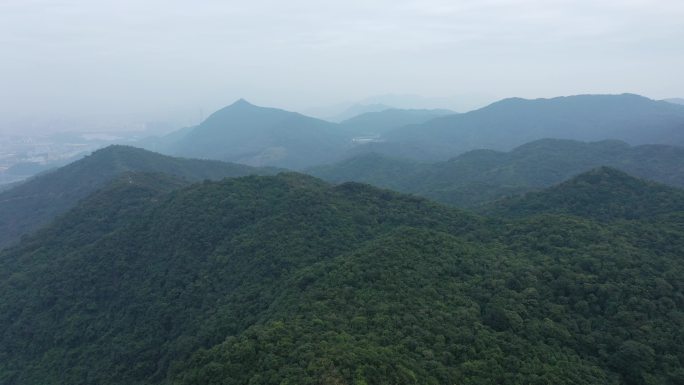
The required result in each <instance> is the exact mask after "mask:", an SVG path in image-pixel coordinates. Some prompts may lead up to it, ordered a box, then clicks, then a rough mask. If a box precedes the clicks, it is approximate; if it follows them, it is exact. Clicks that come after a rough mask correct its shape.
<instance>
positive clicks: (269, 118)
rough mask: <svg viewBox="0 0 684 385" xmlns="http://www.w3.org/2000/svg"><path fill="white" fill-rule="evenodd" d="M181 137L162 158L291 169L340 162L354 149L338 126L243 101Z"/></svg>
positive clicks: (221, 111)
mask: <svg viewBox="0 0 684 385" xmlns="http://www.w3.org/2000/svg"><path fill="white" fill-rule="evenodd" d="M181 134H182V135H178V138H176V140H175V142H174V143H172V144H167V145H166V148H165V151H164V152H166V153H169V154H172V155H177V156H184V157H191V158H204V159H217V160H223V161H229V162H236V163H242V164H247V165H251V166H278V167H284V168H291V169H302V168H305V167H309V166H312V165H315V164H321V163H326V162H331V161H334V160H337V159H338V158H339V156H340V154H342V153H343V152H344V151H345V150H346V149H347V147H348V146H349V143H350V140H348V139H347V138H346V137H345V136H344V135H343V134H342V132H341V131H340V130H339V127H338V126H337V124H335V123H330V122H326V121H324V120H320V119H315V118H311V117H308V116H304V115H302V114H298V113H296V112H290V111H285V110H280V109H276V108H265V107H258V106H255V105H253V104H250V103H249V102H247V101H245V100H242V99H241V100H238V101H237V102H235V103H233V104H231V105H230V106H228V107H225V108H223V109H221V110H219V111H216V112H215V113H213V114H212V115H211V116H209V118H207V119H206V120H205V121H204V122H202V123H201V124H200V125H198V126H196V127H194V128H192V129H187V130H186V132H183V133H181Z"/></svg>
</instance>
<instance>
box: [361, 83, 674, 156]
mask: <svg viewBox="0 0 684 385" xmlns="http://www.w3.org/2000/svg"><path fill="white" fill-rule="evenodd" d="M683 126H684V106H681V105H677V104H673V103H668V102H664V101H655V100H651V99H648V98H645V97H642V96H638V95H630V94H624V95H578V96H568V97H558V98H552V99H535V100H525V99H520V98H512V99H505V100H502V101H499V102H496V103H493V104H491V105H489V106H487V107H484V108H481V109H479V110H476V111H471V112H468V113H465V114H457V115H452V116H445V117H443V118H437V119H433V120H430V121H428V122H426V123H424V124H421V125H417V126H407V127H401V128H398V129H395V130H392V131H390V132H388V133H387V134H386V135H384V136H383V138H384V139H385V140H386V141H387V142H386V143H385V144H379V145H377V144H376V145H374V146H371V148H372V149H373V150H374V151H376V152H381V153H383V154H385V155H389V156H392V157H403V158H411V159H419V160H426V161H439V160H446V159H448V158H451V157H453V156H456V155H458V154H460V153H463V152H466V151H470V150H476V149H492V150H499V151H508V150H510V149H512V148H514V147H517V146H520V145H522V144H524V143H528V142H531V141H534V140H539V139H544V138H558V139H573V140H581V141H599V140H606V139H617V140H623V141H625V142H627V143H629V144H632V145H639V144H653V143H657V144H668V145H679V146H681V145H684V131H683V130H682V127H683Z"/></svg>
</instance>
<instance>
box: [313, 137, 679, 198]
mask: <svg viewBox="0 0 684 385" xmlns="http://www.w3.org/2000/svg"><path fill="white" fill-rule="evenodd" d="M683 164H684V148H682V147H675V146H666V145H641V146H634V147H630V146H629V145H628V144H626V143H624V142H620V141H601V142H593V143H584V142H578V141H572V140H559V139H544V140H538V141H535V142H531V143H527V144H525V145H523V146H520V147H517V148H515V149H514V150H513V151H510V152H507V153H504V152H497V151H493V150H475V151H470V152H467V153H465V154H462V155H459V156H457V157H455V158H453V159H451V160H449V161H446V162H437V163H419V162H416V161H411V160H406V159H397V158H389V157H386V156H382V155H378V154H364V155H359V156H357V157H354V158H351V159H347V160H345V161H342V162H338V163H336V164H333V165H328V166H320V167H315V168H312V169H310V170H309V172H310V173H311V174H312V175H315V176H317V177H320V178H323V179H325V180H328V181H331V182H335V183H340V182H345V181H357V182H364V183H370V184H373V185H376V186H380V187H385V188H391V189H394V190H397V191H402V192H409V193H414V194H418V195H421V196H425V197H428V198H431V199H435V200H437V201H440V202H444V203H449V204H454V205H457V206H462V207H470V206H477V205H479V204H482V203H483V202H487V201H492V200H496V199H499V198H502V197H504V196H507V195H511V194H517V193H522V192H526V191H530V190H534V189H539V188H543V187H549V186H551V185H554V184H557V183H560V182H562V181H564V180H566V179H569V178H571V177H573V176H575V175H577V174H580V173H582V172H585V171H588V170H591V169H593V168H596V167H600V166H610V167H614V168H617V169H620V170H623V171H625V172H627V173H629V174H631V175H634V176H638V177H642V178H646V179H650V180H653V181H657V182H661V183H666V184H669V185H672V186H679V187H684V173H682V165H683Z"/></svg>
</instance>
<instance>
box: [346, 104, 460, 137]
mask: <svg viewBox="0 0 684 385" xmlns="http://www.w3.org/2000/svg"><path fill="white" fill-rule="evenodd" d="M454 113H455V112H453V111H450V110H440V109H435V110H403V109H397V108H391V109H386V110H383V111H377V112H367V113H364V114H361V115H357V116H355V117H353V118H351V119H347V120H345V121H343V122H341V123H340V126H341V128H342V130H343V131H344V132H345V133H348V134H350V135H355V136H359V135H380V134H384V133H386V132H387V131H389V130H391V129H394V128H398V127H401V126H405V125H408V124H419V123H425V122H427V121H428V120H431V119H434V118H438V117H440V116H445V115H451V114H454Z"/></svg>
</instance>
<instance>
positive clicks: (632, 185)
mask: <svg viewBox="0 0 684 385" xmlns="http://www.w3.org/2000/svg"><path fill="white" fill-rule="evenodd" d="M484 212H486V213H488V214H490V215H497V216H508V217H517V218H520V217H527V216H531V215H538V214H542V213H544V214H549V213H553V214H568V215H577V216H582V217H587V218H592V219H597V220H602V221H608V220H617V219H627V220H634V219H654V218H658V217H661V216H663V215H669V214H673V213H680V214H681V213H684V190H681V189H677V188H673V187H669V186H665V185H662V184H658V183H653V182H648V181H646V180H643V179H638V178H635V177H632V176H630V175H628V174H626V173H624V172H622V171H619V170H616V169H613V168H609V167H600V168H597V169H594V170H591V171H588V172H586V173H583V174H580V175H578V176H576V177H574V178H572V179H570V180H568V181H565V182H563V183H561V184H559V185H556V186H553V187H551V188H548V189H545V190H543V191H540V192H531V193H528V194H525V195H524V196H520V197H513V198H508V199H504V200H501V201H499V202H496V203H494V204H492V205H491V206H490V207H488V208H486V209H485V210H484Z"/></svg>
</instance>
